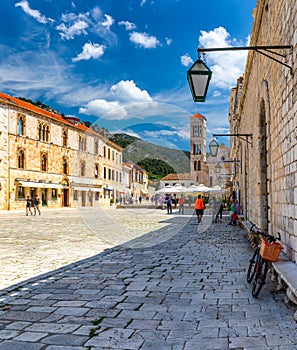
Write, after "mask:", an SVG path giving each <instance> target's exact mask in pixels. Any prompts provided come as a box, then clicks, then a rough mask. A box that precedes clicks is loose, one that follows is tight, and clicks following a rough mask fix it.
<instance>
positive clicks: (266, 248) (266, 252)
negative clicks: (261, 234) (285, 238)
mask: <svg viewBox="0 0 297 350" xmlns="http://www.w3.org/2000/svg"><path fill="white" fill-rule="evenodd" d="M261 241H262V242H261V246H260V255H261V256H262V258H263V259H265V260H268V261H271V262H275V261H277V259H278V257H279V255H280V252H281V251H282V249H283V247H282V246H281V245H280V244H279V243H278V242H272V243H269V242H268V241H267V239H265V238H261Z"/></svg>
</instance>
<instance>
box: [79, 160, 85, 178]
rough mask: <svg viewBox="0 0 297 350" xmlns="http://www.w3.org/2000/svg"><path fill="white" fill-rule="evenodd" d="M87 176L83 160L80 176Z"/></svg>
mask: <svg viewBox="0 0 297 350" xmlns="http://www.w3.org/2000/svg"><path fill="white" fill-rule="evenodd" d="M85 174H86V162H85V161H84V160H83V161H82V162H81V163H80V176H85Z"/></svg>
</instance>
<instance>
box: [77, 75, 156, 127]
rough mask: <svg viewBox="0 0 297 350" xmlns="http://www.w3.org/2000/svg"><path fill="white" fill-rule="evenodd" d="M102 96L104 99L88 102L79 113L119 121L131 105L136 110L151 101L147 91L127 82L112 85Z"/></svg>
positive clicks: (131, 82) (123, 117) (126, 113)
mask: <svg viewBox="0 0 297 350" xmlns="http://www.w3.org/2000/svg"><path fill="white" fill-rule="evenodd" d="M104 95H105V98H104V99H103V98H97V99H94V100H91V101H89V102H88V103H87V104H86V105H85V106H84V107H82V108H80V110H79V113H82V114H87V115H94V116H97V117H101V118H105V119H108V120H121V119H125V117H126V116H127V115H128V110H129V108H130V106H131V105H133V106H137V107H135V108H136V109H138V106H140V105H141V106H144V105H145V106H147V105H146V103H150V102H151V101H152V98H151V97H150V96H149V94H148V92H147V91H145V90H141V89H140V88H139V87H137V86H136V84H135V83H134V82H133V81H129V80H128V81H120V82H119V83H117V84H115V85H113V86H112V87H111V88H110V90H109V91H105V92H104ZM141 108H143V107H141ZM145 108H146V107H145ZM130 117H131V115H130Z"/></svg>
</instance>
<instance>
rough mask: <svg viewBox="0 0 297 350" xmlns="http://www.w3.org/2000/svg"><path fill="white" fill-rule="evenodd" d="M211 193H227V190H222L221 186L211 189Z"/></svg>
mask: <svg viewBox="0 0 297 350" xmlns="http://www.w3.org/2000/svg"><path fill="white" fill-rule="evenodd" d="M208 192H209V193H225V192H226V190H224V189H222V187H220V186H219V185H217V186H213V187H210V189H209V191H208Z"/></svg>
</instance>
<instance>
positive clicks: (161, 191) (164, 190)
mask: <svg viewBox="0 0 297 350" xmlns="http://www.w3.org/2000/svg"><path fill="white" fill-rule="evenodd" d="M172 189H173V186H170V185H167V186H165V187H163V188H160V189H159V190H157V191H156V192H155V193H156V194H164V193H171V192H172Z"/></svg>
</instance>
